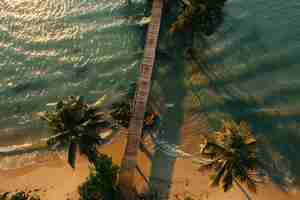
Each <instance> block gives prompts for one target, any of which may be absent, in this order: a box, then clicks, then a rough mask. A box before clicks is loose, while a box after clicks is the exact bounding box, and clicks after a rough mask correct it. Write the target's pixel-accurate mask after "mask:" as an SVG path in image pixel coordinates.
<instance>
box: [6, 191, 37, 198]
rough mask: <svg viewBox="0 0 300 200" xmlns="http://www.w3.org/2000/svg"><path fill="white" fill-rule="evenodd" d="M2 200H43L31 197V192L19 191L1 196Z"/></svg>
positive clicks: (35, 196) (34, 196)
mask: <svg viewBox="0 0 300 200" xmlns="http://www.w3.org/2000/svg"><path fill="white" fill-rule="evenodd" d="M0 200H41V199H40V197H39V196H37V195H30V194H29V192H24V191H19V192H16V193H10V192H6V193H4V194H0Z"/></svg>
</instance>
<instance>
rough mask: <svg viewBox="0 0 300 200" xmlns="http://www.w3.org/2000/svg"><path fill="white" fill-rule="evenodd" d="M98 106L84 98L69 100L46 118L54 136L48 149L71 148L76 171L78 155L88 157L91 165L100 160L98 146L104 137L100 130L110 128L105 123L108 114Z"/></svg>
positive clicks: (46, 115) (59, 104) (59, 105)
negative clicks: (98, 132)
mask: <svg viewBox="0 0 300 200" xmlns="http://www.w3.org/2000/svg"><path fill="white" fill-rule="evenodd" d="M97 110H98V109H97V107H96V106H89V105H88V104H86V103H84V102H83V99H82V98H81V97H73V96H71V97H68V98H67V99H65V100H63V101H60V102H58V103H57V105H56V109H55V110H53V111H48V112H46V113H45V114H44V115H42V119H44V120H46V121H47V122H48V126H49V128H50V130H51V131H52V132H53V133H54V135H53V136H52V137H50V138H49V139H48V141H47V143H48V145H56V144H59V145H68V146H69V151H68V161H69V164H70V165H71V166H72V167H73V168H74V167H75V157H76V151H77V148H78V147H79V151H80V153H83V154H85V155H86V156H87V157H88V159H89V160H90V161H92V162H93V161H94V160H95V158H96V156H97V149H96V146H97V145H98V144H100V143H101V137H100V136H99V135H98V134H97V131H96V129H97V128H99V127H101V128H107V127H110V122H109V121H108V120H105V119H104V116H105V114H104V113H99V112H97Z"/></svg>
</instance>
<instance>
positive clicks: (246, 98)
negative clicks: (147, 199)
mask: <svg viewBox="0 0 300 200" xmlns="http://www.w3.org/2000/svg"><path fill="white" fill-rule="evenodd" d="M145 9H146V4H145V1H133V5H132V6H131V7H126V3H125V1H120V0H44V1H42V0H0V146H5V145H8V144H16V143H18V144H21V143H26V142H31V141H32V140H34V139H36V138H39V137H42V136H45V135H47V134H48V133H47V131H46V127H45V125H44V124H42V123H41V122H40V121H39V120H37V119H36V118H34V117H33V116H34V113H36V112H39V111H43V110H45V109H46V106H45V104H46V103H48V102H53V101H56V100H57V99H59V98H61V97H64V96H67V95H83V96H85V97H86V98H87V99H88V100H91V101H93V100H95V99H96V98H99V97H101V96H102V95H103V94H112V95H114V94H117V93H119V92H122V90H124V89H125V88H126V87H127V86H128V84H129V83H130V82H131V81H135V80H136V75H137V72H138V66H139V63H140V61H141V58H142V55H143V45H144V35H145V32H144V31H145V29H144V28H143V27H142V26H141V25H140V24H139V22H140V20H141V19H142V17H143V15H144V12H145ZM299 21H300V1H299V0H290V1H284V0H277V1H274V0H252V1H246V0H228V2H227V4H226V6H225V16H224V23H223V24H222V25H221V27H219V29H218V30H217V31H216V33H214V34H213V35H211V36H209V37H206V38H204V39H203V40H200V39H194V41H193V47H194V48H195V49H196V51H197V60H196V61H195V60H192V59H189V58H187V57H185V56H181V55H176V54H172V55H168V51H167V50H165V44H164V40H162V41H161V43H160V49H161V50H160V52H159V53H158V57H157V63H156V66H155V72H154V78H153V80H154V87H153V88H154V90H155V89H156V88H159V90H160V94H162V96H163V99H164V100H163V103H164V105H166V106H165V107H166V108H165V109H164V111H163V113H162V117H163V119H162V124H163V125H162V128H163V131H162V134H160V135H158V136H157V140H158V141H160V144H161V148H159V150H157V153H156V155H155V156H154V157H155V158H156V161H155V160H154V163H153V166H154V167H153V171H152V174H153V175H154V176H156V177H159V176H160V175H162V174H163V173H165V172H166V171H164V170H161V168H160V165H161V164H162V163H163V162H168V163H166V165H168V166H169V167H170V168H172V166H171V165H172V161H169V160H168V159H166V158H165V157H164V156H162V155H163V154H164V153H165V154H166V155H167V156H168V157H174V156H173V155H174V154H176V151H175V150H174V148H176V147H177V146H180V145H181V146H182V142H183V141H189V142H190V141H194V142H195V141H197V140H196V139H195V138H196V137H197V136H199V135H201V133H202V132H201V131H202V129H203V130H206V131H208V132H213V131H214V130H217V129H218V128H219V127H220V124H221V120H222V119H226V118H233V119H235V120H237V121H239V120H246V121H247V122H248V123H249V124H250V126H251V128H252V130H253V132H254V133H255V135H256V136H257V138H258V139H259V141H261V142H262V150H263V151H264V152H265V155H264V158H265V159H266V160H268V159H269V160H270V162H274V174H273V175H274V181H276V182H278V183H282V182H284V183H291V182H293V181H295V182H297V181H298V180H299V177H300V173H299V170H298V169H299V168H300V159H299V157H298V156H297V153H298V152H300V145H299V144H300V130H299V119H300V118H299V115H300V93H299V89H300V78H299V74H300V61H299V55H300V53H299V52H300V23H299ZM165 31H166V29H165V28H163V30H162V32H163V33H165ZM164 51H165V52H164ZM179 51H180V49H178V52H179ZM162 52H163V53H162ZM178 54H180V53H178ZM166 55H167V56H166ZM157 85H158V86H159V87H156V86H157ZM188 115H192V116H193V117H191V118H190V121H189V122H191V121H192V122H193V123H194V122H196V123H195V124H197V120H198V119H199V118H200V120H199V121H198V124H200V125H201V126H200V127H199V128H196V129H193V130H192V131H191V132H187V133H186V134H184V135H182V133H181V130H182V125H183V124H184V123H185V122H186V116H188ZM199 116H200V117H199ZM187 144H189V143H187ZM184 145H185V144H183V146H184ZM186 146H188V145H186ZM190 146H191V145H190ZM193 146H195V147H196V146H197V144H196V145H193ZM162 149H163V150H162ZM195 151H196V150H195ZM191 153H193V152H191ZM170 168H168V167H165V169H166V170H168V172H166V173H165V174H167V173H170V174H171V172H172V170H170Z"/></svg>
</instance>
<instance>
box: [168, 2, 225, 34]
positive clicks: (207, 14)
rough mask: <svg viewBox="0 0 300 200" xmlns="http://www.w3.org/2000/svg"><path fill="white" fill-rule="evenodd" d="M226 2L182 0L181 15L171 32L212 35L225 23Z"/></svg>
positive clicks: (180, 5) (180, 3)
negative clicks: (224, 10) (224, 9)
mask: <svg viewBox="0 0 300 200" xmlns="http://www.w3.org/2000/svg"><path fill="white" fill-rule="evenodd" d="M225 2H226V0H180V1H179V14H178V15H177V18H176V21H175V22H173V24H172V25H171V27H170V29H169V31H170V32H171V33H175V32H184V31H190V32H201V33H204V34H205V35H211V34H212V33H213V32H215V30H216V28H217V27H218V26H219V25H220V24H221V23H222V22H223V16H224V13H223V7H224V5H225Z"/></svg>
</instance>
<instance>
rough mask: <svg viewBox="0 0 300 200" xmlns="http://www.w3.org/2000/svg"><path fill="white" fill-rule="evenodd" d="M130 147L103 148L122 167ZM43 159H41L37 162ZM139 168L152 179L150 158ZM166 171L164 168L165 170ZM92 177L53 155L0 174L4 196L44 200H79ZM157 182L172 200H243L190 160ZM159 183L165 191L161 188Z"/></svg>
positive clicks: (287, 198)
mask: <svg viewBox="0 0 300 200" xmlns="http://www.w3.org/2000/svg"><path fill="white" fill-rule="evenodd" d="M125 143H126V136H125V135H120V136H118V137H117V138H115V139H114V140H113V142H112V143H111V144H106V145H104V146H102V147H100V148H99V150H100V151H101V152H102V153H105V154H108V155H110V156H112V158H113V161H114V162H115V163H116V164H120V162H121V158H122V155H123V151H124V147H125V146H124V145H125ZM36 159H39V158H36ZM138 163H139V166H140V168H141V169H142V171H143V172H144V174H145V175H146V176H147V177H148V176H150V172H151V170H150V169H151V163H150V162H149V159H148V157H147V156H146V154H144V153H143V152H141V153H140V154H139V161H138ZM162 168H163V167H162ZM88 174H89V164H88V161H87V160H86V158H84V157H82V156H81V157H79V158H78V160H77V166H76V169H75V170H73V169H72V168H70V167H69V165H68V164H67V162H66V160H64V159H63V158H61V157H59V156H57V155H51V156H49V158H48V159H47V160H45V159H42V160H41V161H40V163H39V164H35V165H32V166H27V167H23V168H20V169H13V170H1V171H0V179H1V185H0V192H4V191H15V190H36V191H37V193H38V194H40V195H41V197H42V199H43V200H67V199H70V200H77V199H78V198H79V196H78V193H77V187H78V186H79V185H80V184H81V183H83V182H84V181H85V179H86V177H87V176H88ZM160 178H161V180H160V181H157V186H158V188H164V186H166V185H167V187H166V188H168V189H169V190H170V191H169V193H168V196H169V199H170V200H179V199H183V197H184V196H191V197H193V198H194V199H195V200H200V199H201V200H202V199H207V200H227V199H228V200H243V199H245V197H244V196H243V194H242V193H241V191H239V190H237V189H235V188H234V189H233V190H232V191H230V192H227V193H223V192H222V191H220V190H219V189H218V188H210V187H209V186H208V181H209V179H208V176H207V174H205V173H201V172H198V171H197V166H196V165H195V164H193V162H192V161H191V160H189V159H177V160H176V161H175V163H174V168H173V174H172V178H171V181H167V180H164V178H163V177H160ZM136 181H137V183H138V184H137V185H138V186H139V189H140V190H143V188H144V186H145V182H144V180H143V178H142V177H141V176H139V175H138V174H137V178H136ZM159 182H160V184H162V185H161V187H160V186H159ZM252 197H253V199H263V200H296V199H300V193H299V192H297V191H296V190H293V191H290V192H289V193H286V192H284V191H282V190H280V189H279V188H277V187H276V186H274V185H273V184H271V183H267V184H263V185H261V186H260V187H259V189H258V193H257V194H256V195H252Z"/></svg>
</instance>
